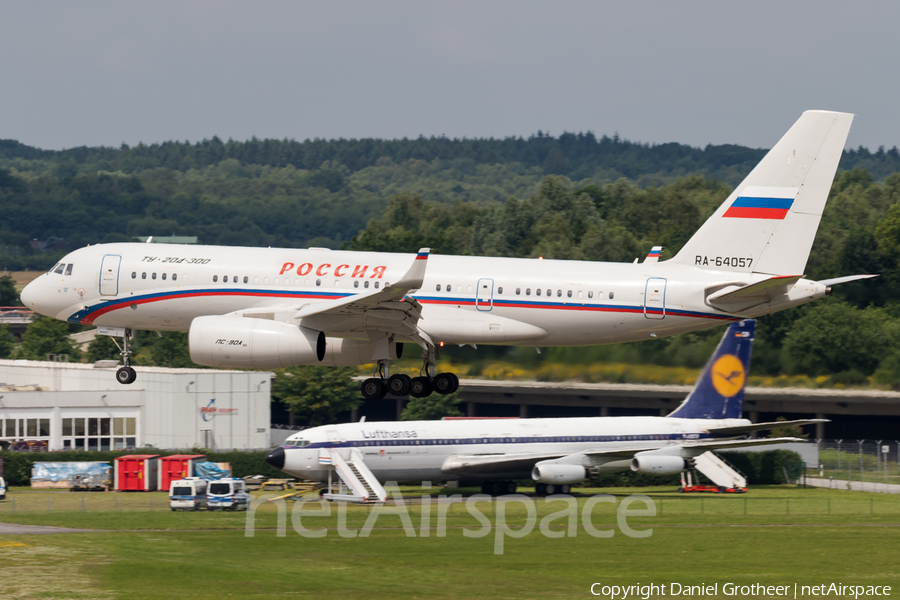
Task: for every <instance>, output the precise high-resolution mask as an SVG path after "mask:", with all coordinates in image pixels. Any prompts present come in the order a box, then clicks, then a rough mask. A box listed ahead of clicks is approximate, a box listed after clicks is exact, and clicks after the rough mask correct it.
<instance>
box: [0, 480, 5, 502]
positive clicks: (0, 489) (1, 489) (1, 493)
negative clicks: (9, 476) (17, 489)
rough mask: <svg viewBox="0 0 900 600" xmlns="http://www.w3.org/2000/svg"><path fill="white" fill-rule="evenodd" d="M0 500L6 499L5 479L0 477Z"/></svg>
mask: <svg viewBox="0 0 900 600" xmlns="http://www.w3.org/2000/svg"><path fill="white" fill-rule="evenodd" d="M0 500H6V480H5V479H3V478H2V477H0Z"/></svg>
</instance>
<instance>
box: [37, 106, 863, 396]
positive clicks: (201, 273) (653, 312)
mask: <svg viewBox="0 0 900 600" xmlns="http://www.w3.org/2000/svg"><path fill="white" fill-rule="evenodd" d="M852 118H853V116H852V115H850V114H846V113H837V112H825V111H808V112H805V113H803V115H802V116H801V117H800V119H798V120H797V122H796V123H795V124H794V125H793V127H791V129H790V130H789V131H788V132H787V133H786V134H785V135H784V137H782V139H781V140H780V141H779V142H778V143H777V144H776V145H775V147H773V148H772V150H770V151H769V152H768V154H766V156H765V157H764V158H763V159H762V161H761V162H760V163H759V164H758V165H757V166H756V168H754V169H753V171H752V172H751V173H750V174H749V175H748V176H747V178H746V179H745V180H744V181H743V182H742V183H741V184H740V185H739V186H738V187H737V188H736V189H735V190H734V192H733V193H732V194H731V195H730V196H729V197H728V198H727V199H726V200H725V202H724V203H723V204H722V205H721V206H720V207H719V208H718V210H716V211H715V213H713V215H712V216H711V217H710V218H709V219H708V220H707V221H706V223H704V224H703V226H702V227H701V228H700V230H699V231H698V232H697V233H696V234H695V235H694V236H693V237H692V238H691V239H690V240H689V241H688V242H687V244H685V246H684V247H683V248H682V249H681V251H680V252H679V253H678V254H677V255H676V256H675V257H673V258H672V259H670V260H666V261H663V262H660V261H659V250H660V249H659V248H654V249H653V250H652V251H651V252H650V254H649V256H648V257H647V258H646V259H645V260H644V261H643V262H642V263H637V261H635V263H634V264H627V263H598V262H582V261H562V260H536V259H513V258H487V257H470V256H432V257H429V251H428V249H427V248H423V249H422V250H420V251H419V252H418V254H416V255H409V254H391V253H379V252H339V251H330V250H327V249H321V248H309V249H306V250H300V249H285V248H235V247H219V246H186V245H164V244H137V243H135V244H100V245H96V246H90V247H86V248H81V249H79V250H76V251H74V252H71V253H70V254H68V255H67V256H66V257H65V258H63V259H62V261H60V262H59V263H58V264H57V265H55V266H54V267H53V268H52V269H51V270H50V271H49V272H48V273H46V274H45V275H43V276H41V277H38V278H37V279H36V280H34V281H33V282H32V283H30V284H29V285H28V286H27V287H26V288H25V289H24V290H23V292H22V301H23V303H25V304H26V305H27V306H29V307H31V308H33V309H34V310H35V311H36V312H38V313H41V314H44V315H47V316H50V317H53V318H55V319H60V320H65V321H70V322H73V323H84V324H93V325H97V326H98V328H99V330H100V333H105V334H107V335H114V336H117V337H122V338H123V339H124V348H123V357H124V362H125V365H124V366H123V367H122V368H121V369H119V371H118V372H117V378H118V380H119V381H120V382H121V383H131V382H133V381H134V380H135V377H136V375H135V372H134V369H132V368H131V366H130V357H131V351H130V347H129V342H130V339H131V336H132V331H133V330H134V329H150V330H180V331H185V330H186V331H189V341H190V352H191V358H192V360H193V361H194V362H196V363H198V364H202V365H209V366H217V367H247V368H279V367H287V366H291V365H299V364H321V365H361V364H367V363H377V364H378V375H379V376H378V377H373V378H371V379H367V380H366V381H365V382H363V385H362V392H363V395H365V396H366V397H367V398H379V397H382V396H383V395H384V394H385V392H386V390H389V391H391V392H392V393H394V394H396V395H405V394H407V393H412V395H414V396H420V397H421V396H426V395H428V394H429V393H430V392H431V391H432V390H436V391H438V392H440V393H449V392H451V391H453V390H454V389H455V388H456V387H457V386H458V385H459V381H458V379H456V377H455V376H454V375H453V374H451V373H441V374H436V373H435V361H436V359H437V357H438V351H439V348H440V347H441V346H442V345H443V344H445V343H446V344H499V345H521V346H578V345H590V344H607V343H614V342H628V341H635V340H644V339H650V338H654V337H662V336H667V335H674V334H678V333H684V332H687V331H694V330H697V329H704V328H707V327H712V326H715V325H717V324H719V323H721V322H727V321H733V320H737V319H742V318H748V317H756V316H759V315H765V314H768V313H772V312H775V311H779V310H782V309H785V308H789V307H791V306H797V305H799V304H804V303H806V302H810V301H812V300H815V299H816V298H820V297H822V296H824V295H826V294H827V293H828V292H829V285H832V284H835V283H840V282H842V281H849V280H852V279H854V278H856V277H844V278H838V279H832V280H826V281H810V280H808V279H804V278H803V272H804V269H805V267H806V260H807V257H808V256H809V251H810V247H811V246H812V243H813V239H814V238H815V234H816V229H817V227H818V225H819V220H820V218H821V216H822V210H823V209H824V207H825V201H826V199H827V198H828V193H829V190H830V188H831V182H832V180H833V178H834V173H835V170H836V169H837V165H838V161H839V160H840V157H841V152H842V149H843V147H844V142H845V140H846V138H847V134H848V132H849V129H850V123H851V121H852ZM402 342H412V343H415V344H418V345H419V346H421V348H422V350H423V368H422V373H421V376H420V377H416V378H414V379H410V377H408V376H407V375H402V374H396V375H393V376H390V373H389V369H388V368H389V361H390V360H391V359H394V358H398V357H399V356H400V354H401V352H402V348H403V346H402Z"/></svg>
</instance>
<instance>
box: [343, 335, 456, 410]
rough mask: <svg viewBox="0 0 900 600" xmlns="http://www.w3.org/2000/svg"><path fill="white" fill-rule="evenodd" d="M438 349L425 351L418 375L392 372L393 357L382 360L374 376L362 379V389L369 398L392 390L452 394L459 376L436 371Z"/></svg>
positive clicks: (417, 395)
mask: <svg viewBox="0 0 900 600" xmlns="http://www.w3.org/2000/svg"><path fill="white" fill-rule="evenodd" d="M436 359H437V353H436V352H435V350H434V349H433V348H429V349H428V350H426V351H425V355H424V357H423V360H424V361H425V364H424V366H423V367H422V371H421V375H420V376H419V377H410V376H409V375H405V374H403V373H397V374H396V375H391V374H390V361H388V360H379V361H378V368H377V370H376V373H375V377H370V378H369V379H366V380H365V381H363V382H362V385H361V386H360V392H362V395H363V397H364V398H365V399H366V400H381V399H382V398H384V397H385V395H386V394H387V393H388V392H390V394H391V395H392V396H412V397H413V398H424V397H426V396H429V395H431V392H437V393H438V394H452V393H453V392H455V391H456V390H458V389H459V377H457V376H456V375H455V374H453V373H438V374H435V372H434V363H435V360H436Z"/></svg>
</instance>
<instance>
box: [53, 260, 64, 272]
mask: <svg viewBox="0 0 900 600" xmlns="http://www.w3.org/2000/svg"><path fill="white" fill-rule="evenodd" d="M65 268H66V265H64V264H63V263H59V266H57V267H56V269H54V270H53V272H54V273H56V274H58V275H62V272H63V269H65Z"/></svg>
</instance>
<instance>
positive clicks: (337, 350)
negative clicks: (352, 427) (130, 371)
mask: <svg viewBox="0 0 900 600" xmlns="http://www.w3.org/2000/svg"><path fill="white" fill-rule="evenodd" d="M188 344H189V346H190V353H191V360H193V361H194V362H195V363H197V364H198V365H206V366H209V367H225V368H235V367H238V368H255V369H278V368H283V367H291V366H294V365H323V366H330V367H341V366H355V365H362V364H366V363H369V362H373V355H374V353H375V350H376V342H371V341H368V340H350V339H343V338H326V337H325V334H324V333H322V332H321V331H315V330H312V329H307V328H304V327H298V326H297V325H291V324H290V323H284V322H281V321H272V320H269V319H257V318H246V317H240V316H209V317H198V318H196V319H194V321H193V322H192V323H191V328H190V331H189V333H188ZM388 347H389V350H390V355H391V356H390V358H392V359H396V358H399V355H400V354H401V353H402V348H403V345H402V344H397V343H391V344H389V345H388Z"/></svg>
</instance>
